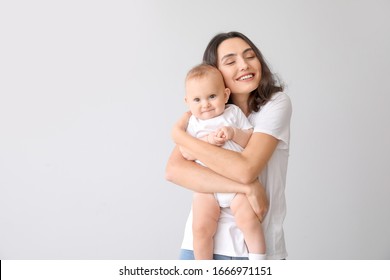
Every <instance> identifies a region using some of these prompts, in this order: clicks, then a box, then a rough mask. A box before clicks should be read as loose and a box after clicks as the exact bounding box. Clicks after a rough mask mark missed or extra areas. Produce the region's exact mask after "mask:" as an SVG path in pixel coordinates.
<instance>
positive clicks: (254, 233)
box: [230, 194, 265, 255]
mask: <svg viewBox="0 0 390 280" xmlns="http://www.w3.org/2000/svg"><path fill="white" fill-rule="evenodd" d="M230 208H231V209H232V212H233V214H234V218H235V220H236V224H237V226H238V228H239V229H240V230H241V231H242V233H243V234H244V238H245V243H246V245H247V247H248V251H249V253H251V254H262V255H264V254H265V240H264V233H263V228H262V227H261V223H260V221H259V219H258V218H257V216H256V214H255V212H254V211H253V209H252V206H251V205H250V203H249V201H248V199H247V197H246V195H244V194H237V195H236V196H235V197H234V199H233V200H232V203H231V205H230Z"/></svg>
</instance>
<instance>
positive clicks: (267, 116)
mask: <svg viewBox="0 0 390 280" xmlns="http://www.w3.org/2000/svg"><path fill="white" fill-rule="evenodd" d="M291 115H292V105H291V100H290V98H289V97H288V95H287V94H285V93H282V92H280V93H276V94H275V95H274V96H273V97H272V98H271V100H270V101H268V102H267V103H266V104H265V105H264V106H262V108H261V109H260V111H259V112H258V113H256V114H255V116H254V119H253V124H254V130H253V132H254V133H256V132H262V133H266V134H269V135H272V136H273V137H275V138H277V139H278V140H281V141H282V143H280V144H281V145H280V148H287V147H288V146H289V141H290V120H291Z"/></svg>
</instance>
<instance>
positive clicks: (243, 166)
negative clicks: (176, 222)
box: [172, 114, 278, 184]
mask: <svg viewBox="0 0 390 280" xmlns="http://www.w3.org/2000/svg"><path fill="white" fill-rule="evenodd" d="M186 118H188V114H185V115H184V116H183V117H182V118H181V119H180V120H179V122H178V123H177V124H176V125H175V126H174V128H173V130H172V137H173V140H174V141H175V142H176V144H177V145H180V146H181V147H182V148H183V149H184V150H185V151H186V152H187V153H189V154H191V155H192V156H193V157H195V158H196V159H198V160H200V161H201V162H203V163H204V164H205V165H206V166H207V167H208V168H210V169H212V170H213V171H215V172H216V173H218V174H221V175H222V176H224V177H227V178H229V179H232V180H234V181H237V182H241V183H243V184H247V183H251V182H253V181H254V180H255V179H257V177H258V176H259V174H260V173H261V171H262V170H263V168H264V166H265V165H266V164H267V162H268V160H269V159H270V157H271V156H272V153H273V152H274V150H275V149H276V146H277V144H278V139H276V138H275V137H273V136H271V135H268V134H265V133H259V132H256V133H253V134H252V136H251V138H250V139H249V142H248V144H247V145H246V147H245V149H244V151H243V152H241V153H238V152H235V151H231V150H227V149H221V148H218V147H215V146H212V145H210V144H208V143H205V142H203V141H201V140H198V139H196V138H194V137H192V136H190V135H188V134H187V133H186V132H185V129H186ZM210 155H211V156H210ZM233 163H234V164H233Z"/></svg>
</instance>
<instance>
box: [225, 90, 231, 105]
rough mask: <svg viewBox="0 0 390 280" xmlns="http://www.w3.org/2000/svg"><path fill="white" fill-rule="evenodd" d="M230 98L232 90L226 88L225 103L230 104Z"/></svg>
mask: <svg viewBox="0 0 390 280" xmlns="http://www.w3.org/2000/svg"><path fill="white" fill-rule="evenodd" d="M229 96H230V88H225V103H227V102H228V100H229Z"/></svg>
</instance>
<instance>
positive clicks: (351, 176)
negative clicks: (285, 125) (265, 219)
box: [0, 0, 390, 259]
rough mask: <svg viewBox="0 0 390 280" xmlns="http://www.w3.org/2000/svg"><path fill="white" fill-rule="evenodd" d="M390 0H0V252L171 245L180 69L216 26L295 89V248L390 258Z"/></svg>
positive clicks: (76, 255) (113, 252) (100, 255)
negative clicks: (233, 34) (168, 175)
mask: <svg viewBox="0 0 390 280" xmlns="http://www.w3.org/2000/svg"><path fill="white" fill-rule="evenodd" d="M389 10H390V2H389V1H379V0H376V1H369V0H367V1H325V0H324V1H253V0H247V1H236V0H235V1H231V0H229V1H227V0H220V1H210V0H197V1H173V0H170V1H157V0H156V1H152V0H146V1H145V0H139V1H92V0H91V1H86V0H81V1H80V0H78V1H69V0H68V1H49V0H48V1H1V3H0V40H1V43H0V59H1V60H0V71H1V72H0V79H1V80H0V91H1V96H0V259H176V258H177V256H178V252H179V247H180V243H181V239H182V232H183V228H184V223H185V219H186V217H187V214H188V211H189V207H190V201H191V193H190V191H188V190H185V189H182V188H180V187H177V186H175V185H173V184H171V183H168V182H166V181H165V179H164V169H165V164H166V161H167V158H168V156H169V154H170V152H171V150H172V148H173V144H172V141H171V139H170V129H171V126H172V124H173V123H174V121H175V120H176V119H177V118H178V117H179V116H180V115H181V114H182V113H183V112H184V111H185V110H186V107H185V105H184V102H183V93H184V92H183V90H184V86H183V79H184V76H185V74H186V72H187V70H188V69H189V68H190V67H192V66H193V65H194V64H196V63H198V62H200V60H201V57H202V54H203V50H204V48H205V47H206V44H207V43H208V41H209V40H210V39H211V37H212V36H214V35H215V34H216V33H218V32H225V31H231V30H237V31H241V32H243V33H245V34H246V35H247V36H249V37H250V38H251V39H252V40H253V41H254V42H255V43H256V44H257V45H258V46H259V48H260V49H261V50H262V52H263V54H264V55H265V57H266V58H267V60H268V61H269V62H270V65H271V67H272V69H273V70H274V71H275V72H276V73H278V74H279V75H280V77H281V78H282V79H283V80H284V82H285V83H286V84H287V93H288V94H289V95H290V97H291V99H292V102H293V108H294V112H293V119H292V138H291V154H290V164H289V171H288V182H287V202H288V215H287V218H286V223H285V231H286V239H287V245H288V251H289V259H389V258H390V238H389V236H390V223H389V220H390V219H389V216H390V215H389V213H390V203H389V202H388V200H389V197H390V188H389V181H390V171H389V164H388V159H389V157H390V148H389V143H390V133H389V127H390V124H389V120H390V112H389V109H388V107H389V104H390V102H389V101H390V98H389V94H390V84H389V76H390V70H389V68H390V55H389V50H390V35H389V34H390V19H389V17H388V11H389Z"/></svg>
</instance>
